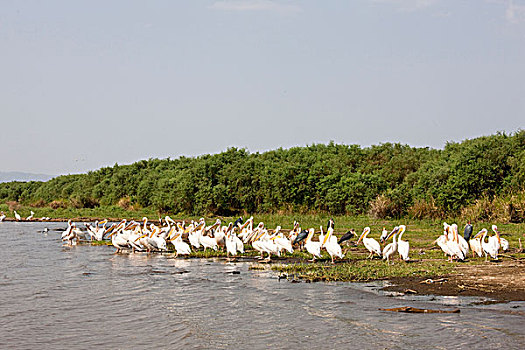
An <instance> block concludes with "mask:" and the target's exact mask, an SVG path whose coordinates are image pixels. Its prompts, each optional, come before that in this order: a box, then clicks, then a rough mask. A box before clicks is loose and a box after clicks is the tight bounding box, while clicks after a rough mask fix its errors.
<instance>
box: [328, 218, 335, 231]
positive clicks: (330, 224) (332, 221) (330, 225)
mask: <svg viewBox="0 0 525 350" xmlns="http://www.w3.org/2000/svg"><path fill="white" fill-rule="evenodd" d="M330 227H331V228H332V230H333V229H335V222H334V219H330V220H328V223H327V224H326V231H328V230H329V229H330Z"/></svg>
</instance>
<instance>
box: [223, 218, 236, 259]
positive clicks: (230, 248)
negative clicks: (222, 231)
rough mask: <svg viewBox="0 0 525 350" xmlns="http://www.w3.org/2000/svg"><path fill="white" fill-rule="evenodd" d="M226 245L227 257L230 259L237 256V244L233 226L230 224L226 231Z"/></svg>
mask: <svg viewBox="0 0 525 350" xmlns="http://www.w3.org/2000/svg"><path fill="white" fill-rule="evenodd" d="M224 240H225V242H224V243H225V245H226V257H227V258H229V257H230V255H232V256H236V255H237V242H236V241H235V239H234V238H233V224H232V223H230V224H229V225H228V228H227V229H226V236H225V237H224Z"/></svg>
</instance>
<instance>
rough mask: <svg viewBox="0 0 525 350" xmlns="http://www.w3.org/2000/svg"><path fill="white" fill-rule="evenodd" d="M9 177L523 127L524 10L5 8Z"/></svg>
mask: <svg viewBox="0 0 525 350" xmlns="http://www.w3.org/2000/svg"><path fill="white" fill-rule="evenodd" d="M0 48H1V51H0V79H1V80H0V81H1V83H0V122H1V123H0V152H1V153H0V156H1V160H2V163H1V164H2V166H1V167H0V170H3V171H10V170H11V171H14V170H16V171H29V172H39V173H50V174H61V173H74V172H80V171H86V170H90V169H96V168H99V167H101V166H105V165H113V164H114V163H115V162H118V163H121V164H123V163H130V162H133V161H135V160H139V159H147V158H150V157H160V158H165V157H172V158H176V157H178V156H180V155H189V156H193V155H199V154H204V153H217V152H221V151H223V150H225V149H226V148H227V147H229V146H236V147H246V148H247V149H248V150H250V151H252V152H253V151H264V150H268V149H274V148H278V147H291V146H296V145H299V146H303V145H307V144H312V143H319V142H323V143H325V142H328V141H330V140H334V141H335V142H338V143H345V144H354V143H356V144H360V145H363V146H368V145H371V144H379V143H382V142H402V143H408V144H410V145H413V146H431V147H435V148H441V147H443V146H444V144H445V143H446V141H461V140H463V139H465V138H471V137H476V136H480V135H488V134H493V133H495V132H496V131H506V132H514V131H516V130H518V129H519V128H523V127H524V126H525V1H518V0H514V1H506V0H499V1H498V0H490V1H489V0H472V1H457V0H450V1H445V0H352V1H269V0H239V1H233V0H231V1H230V0H226V1H196V0H195V1H194V0H192V1H171V0H169V1H168V0H167V1H129V0H125V1H114V0H112V1H106V0H105V1H66V0H64V1H6V0H2V1H1V2H0Z"/></svg>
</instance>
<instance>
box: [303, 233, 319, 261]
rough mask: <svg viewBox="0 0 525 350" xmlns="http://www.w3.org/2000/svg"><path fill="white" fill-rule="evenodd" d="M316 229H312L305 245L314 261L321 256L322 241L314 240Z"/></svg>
mask: <svg viewBox="0 0 525 350" xmlns="http://www.w3.org/2000/svg"><path fill="white" fill-rule="evenodd" d="M314 233H315V230H314V229H313V228H311V229H310V231H309V232H308V236H306V240H305V243H304V247H305V248H306V251H308V253H310V254H312V256H313V257H312V260H310V261H312V262H314V261H315V259H316V258H321V244H322V243H321V242H314V241H312V237H313V236H314Z"/></svg>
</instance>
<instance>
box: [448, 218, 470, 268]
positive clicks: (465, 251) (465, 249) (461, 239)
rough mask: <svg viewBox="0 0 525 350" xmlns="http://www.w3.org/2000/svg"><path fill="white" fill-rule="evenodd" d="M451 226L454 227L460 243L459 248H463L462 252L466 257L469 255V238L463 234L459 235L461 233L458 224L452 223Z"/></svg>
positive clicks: (455, 235) (456, 237)
mask: <svg viewBox="0 0 525 350" xmlns="http://www.w3.org/2000/svg"><path fill="white" fill-rule="evenodd" d="M450 227H451V228H452V230H454V237H455V239H456V242H457V243H458V245H459V249H461V253H462V254H463V257H464V258H466V257H467V256H468V242H467V240H466V239H465V238H464V237H463V236H460V235H459V233H458V225H456V224H452V225H450ZM461 260H463V259H461Z"/></svg>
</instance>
